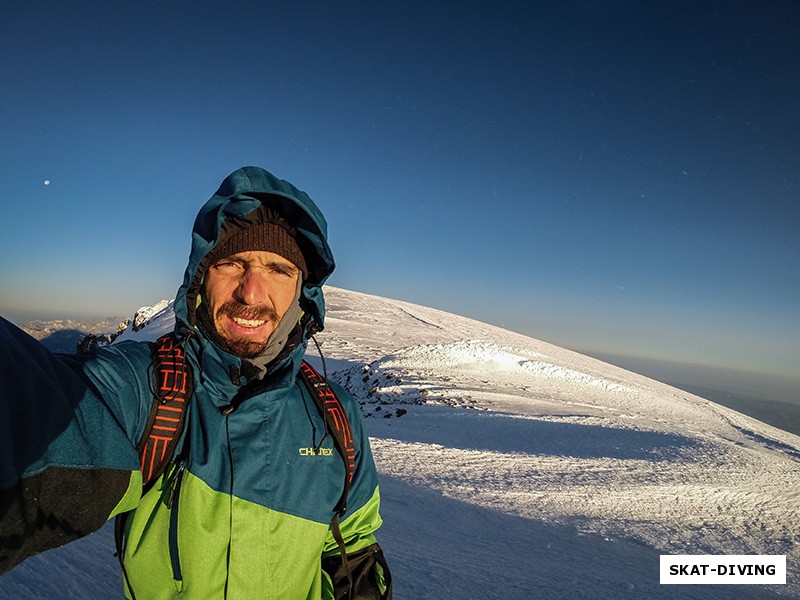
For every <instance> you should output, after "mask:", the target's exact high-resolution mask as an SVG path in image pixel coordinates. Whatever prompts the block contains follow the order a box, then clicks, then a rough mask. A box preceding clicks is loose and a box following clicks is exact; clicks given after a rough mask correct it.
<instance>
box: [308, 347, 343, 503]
mask: <svg viewBox="0 0 800 600" xmlns="http://www.w3.org/2000/svg"><path fill="white" fill-rule="evenodd" d="M300 375H301V377H302V379H303V382H304V383H305V384H306V387H307V388H308V391H309V392H310V393H311V397H312V398H313V399H314V404H316V406H317V410H318V411H319V414H320V416H321V417H322V420H323V421H324V422H325V433H326V435H330V436H331V437H332V438H333V443H334V446H336V450H337V451H338V452H339V454H340V455H341V457H342V460H343V461H344V468H345V478H344V492H343V493H342V497H341V498H340V500H339V503H338V504H337V505H336V508H335V511H336V513H337V514H338V515H339V516H341V515H344V513H345V511H346V510H347V494H348V493H349V492H350V484H352V483H353V473H354V472H355V467H356V449H355V444H354V442H353V432H352V430H351V429H350V421H349V420H348V418H347V413H345V411H344V407H343V406H342V403H341V402H340V401H339V399H338V398H337V397H336V394H334V393H333V390H332V389H331V386H329V385H328V382H327V381H325V378H324V377H322V375H320V374H319V373H318V372H317V371H316V370H315V369H314V367H312V366H311V365H310V364H308V363H307V362H306V361H303V363H302V365H301V366H300ZM323 439H324V438H323ZM320 443H321V442H320Z"/></svg>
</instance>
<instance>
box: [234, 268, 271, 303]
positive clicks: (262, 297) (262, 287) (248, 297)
mask: <svg viewBox="0 0 800 600" xmlns="http://www.w3.org/2000/svg"><path fill="white" fill-rule="evenodd" d="M267 298H268V295H267V286H266V282H265V281H264V280H263V278H262V277H261V276H260V275H259V274H258V273H257V272H256V270H255V269H252V268H250V267H246V268H245V269H244V271H243V272H242V275H241V277H240V279H239V285H238V286H237V287H236V292H235V299H236V300H237V301H238V302H240V303H242V304H246V305H248V306H252V305H257V304H265V303H267Z"/></svg>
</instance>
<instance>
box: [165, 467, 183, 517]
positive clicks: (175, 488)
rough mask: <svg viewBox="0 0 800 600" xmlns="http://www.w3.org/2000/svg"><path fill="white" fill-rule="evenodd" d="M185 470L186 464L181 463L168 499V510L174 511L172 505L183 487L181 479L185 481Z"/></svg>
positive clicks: (173, 478) (171, 485)
mask: <svg viewBox="0 0 800 600" xmlns="http://www.w3.org/2000/svg"><path fill="white" fill-rule="evenodd" d="M185 470H186V463H185V462H183V461H181V464H180V465H178V468H177V470H176V471H175V475H174V476H173V477H172V483H171V484H170V490H169V496H168V497H167V508H168V509H170V510H172V503H173V502H174V501H175V496H176V495H177V494H178V488H179V487H180V485H181V479H183V472H184V471H185Z"/></svg>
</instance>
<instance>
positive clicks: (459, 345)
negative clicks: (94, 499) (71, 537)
mask: <svg viewBox="0 0 800 600" xmlns="http://www.w3.org/2000/svg"><path fill="white" fill-rule="evenodd" d="M325 294H326V300H327V306H328V315H327V317H326V331H325V332H323V333H321V334H319V335H318V336H317V337H318V340H319V341H320V343H321V345H322V348H323V352H324V355H325V357H326V365H327V369H328V371H329V373H330V374H331V376H332V377H333V378H335V379H336V380H338V381H339V382H340V383H342V384H343V385H344V386H345V387H347V388H348V389H349V390H350V391H351V392H352V393H353V394H354V395H355V396H356V398H357V399H358V400H359V402H360V403H361V405H362V410H363V412H364V414H365V415H366V416H367V417H368V418H367V419H366V421H365V422H366V426H367V430H368V432H369V434H370V437H371V441H372V448H373V454H374V455H375V460H376V463H377V466H378V470H379V473H380V477H381V481H380V483H381V491H382V499H383V510H382V514H383V517H384V526H383V527H382V529H381V531H380V532H379V539H380V541H381V544H382V545H383V546H384V548H385V551H386V555H387V557H388V558H389V560H390V563H391V565H392V568H393V571H394V578H395V598H396V599H397V600H411V599H415V600H417V599H430V600H438V599H441V598H470V599H471V598H475V599H483V598H487V599H497V600H501V599H502V600H516V599H519V600H523V599H524V600H527V599H529V598H535V599H539V598H540V599H545V600H551V599H552V600H556V599H561V598H586V599H605V598H608V599H630V600H633V599H645V598H647V599H650V598H669V599H672V598H675V599H678V598H680V599H683V598H697V599H703V600H707V599H712V600H716V599H722V598H733V597H735V598H745V599H770V598H800V582H799V581H798V574H799V573H800V544H799V542H800V492H799V491H798V485H797V484H798V482H800V437H798V436H795V435H792V434H789V433H786V432H784V431H781V430H779V429H776V428H774V427H771V426H769V425H766V424H764V423H761V422H759V421H756V420H754V419H752V418H750V417H747V416H745V415H742V414H740V413H737V412H735V411H733V410H730V409H727V408H725V407H722V406H720V405H717V404H715V403H712V402H709V401H708V400H705V399H703V398H700V397H698V396H693V395H691V394H688V393H686V392H684V391H682V390H678V389H676V388H672V387H670V386H667V385H665V384H662V383H659V382H657V381H654V380H651V379H648V378H646V377H643V376H640V375H637V374H635V373H631V372H629V371H625V370H623V369H621V368H618V367H615V366H612V365H609V364H606V363H603V362H601V361H599V360H596V359H593V358H589V357H587V356H583V355H580V354H577V353H575V352H572V351H569V350H565V349H563V348H559V347H557V346H554V345H552V344H548V343H545V342H541V341H539V340H535V339H532V338H529V337H526V336H523V335H519V334H516V333H513V332H510V331H506V330H503V329H501V328H498V327H494V326H491V325H487V324H484V323H480V322H477V321H474V320H471V319H466V318H463V317H459V316H456V315H452V314H449V313H445V312H442V311H438V310H436V309H432V308H427V307H422V306H416V305H413V304H409V303H406V302H401V301H396V300H390V299H385V298H378V297H375V296H370V295H366V294H360V293H356V292H350V291H346V290H341V289H337V288H330V287H329V288H326V290H325ZM148 319H149V322H148V323H147V325H146V326H144V327H143V328H142V329H140V330H139V331H133V328H132V327H131V328H129V330H127V331H126V332H125V333H124V334H123V335H121V336H120V337H119V338H118V340H117V342H119V341H124V340H125V339H155V338H156V337H158V335H162V334H163V333H166V332H167V331H169V330H170V329H171V328H172V327H174V315H172V311H171V305H167V306H162V307H160V309H159V310H156V311H153V312H152V314H150V315H149V317H148ZM309 360H312V361H315V362H317V364H318V365H319V364H320V362H321V361H320V359H319V357H315V356H314V354H313V353H310V355H309ZM111 538H112V535H111V531H110V528H108V527H107V528H105V529H104V530H103V531H101V532H100V533H98V534H96V535H94V536H90V537H89V538H87V539H84V540H81V541H79V542H78V543H76V544H72V545H71V546H68V547H66V548H63V549H60V550H57V551H53V552H50V553H47V554H46V555H44V556H42V557H35V558H34V559H30V560H28V561H27V562H26V563H25V564H24V565H22V566H21V567H20V568H18V569H17V570H15V571H13V572H12V573H10V574H8V575H6V576H4V577H3V578H2V579H0V599H6V598H8V599H10V598H14V599H17V598H30V599H36V600H44V599H47V600H52V599H54V598H87V599H88V598H96V597H115V596H109V592H108V590H110V589H114V590H117V589H119V588H118V587H116V586H118V584H119V575H118V574H117V569H118V567H117V566H116V564H115V559H114V558H113V556H112V553H113V542H112V541H111ZM87 548H88V549H89V551H88V554H90V555H93V559H92V562H91V567H89V566H87V565H88V564H89V563H88V562H87V558H86V555H87ZM679 553H687V554H785V555H787V564H788V584H787V585H785V586H741V585H738V586H731V585H725V586H660V585H659V583H658V582H659V574H658V557H659V554H679ZM98 555H99V556H100V557H101V559H98V558H97V556H98ZM87 572H91V573H92V575H91V576H87V575H86V573H87ZM48 574H50V577H49V578H48ZM48 579H55V580H58V581H63V580H67V581H69V582H71V584H70V587H69V590H70V592H69V593H68V594H66V595H64V593H63V590H64V589H67V588H65V587H63V586H60V585H57V584H55V583H54V584H53V585H50V584H49V583H47V581H48ZM78 590H81V591H78ZM84 593H85V595H82V594H84ZM120 597H121V596H120Z"/></svg>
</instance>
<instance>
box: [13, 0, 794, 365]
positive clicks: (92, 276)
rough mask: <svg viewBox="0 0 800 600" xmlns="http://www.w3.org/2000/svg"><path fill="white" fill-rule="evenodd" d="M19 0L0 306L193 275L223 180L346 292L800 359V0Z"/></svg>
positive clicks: (92, 296)
mask: <svg viewBox="0 0 800 600" xmlns="http://www.w3.org/2000/svg"><path fill="white" fill-rule="evenodd" d="M275 4H276V3H270V2H252V3H248V2H235V1H234V2H225V3H222V2H217V3H211V2H177V1H176V2H171V1H168V0H167V1H165V2H159V3H135V2H118V1H113V0H112V1H103V2H80V3H71V2H55V1H51V2H22V1H18V0H10V1H7V2H4V4H3V9H2V14H0V48H2V51H1V52H0V55H2V60H0V81H2V86H0V106H1V107H2V110H0V148H2V150H1V151H2V160H0V181H2V187H1V188H0V190H1V191H0V206H2V214H3V220H2V223H3V228H2V231H3V232H2V236H0V312H1V313H3V314H5V315H7V316H10V317H11V318H13V319H18V320H19V319H21V318H23V317H27V316H32V315H34V314H40V315H51V316H55V315H57V316H71V315H77V314H91V315H100V316H108V315H114V314H121V315H124V314H130V313H132V311H133V310H135V309H136V308H138V307H139V306H142V305H147V304H153V303H154V302H156V301H158V300H160V299H161V298H171V297H172V296H173V295H174V293H175V290H176V289H177V287H178V285H179V284H180V281H181V277H182V272H183V268H184V266H185V261H186V258H187V256H188V251H189V230H190V227H191V223H192V221H193V219H194V215H195V213H196V211H197V209H198V208H199V207H200V205H201V204H202V203H203V202H204V201H205V200H206V199H207V198H208V197H209V196H210V195H211V194H212V193H213V192H214V190H215V189H216V187H217V186H218V184H219V182H220V181H221V180H222V179H223V178H224V177H225V176H226V175H227V174H228V173H229V172H231V171H233V170H235V169H236V168H238V167H240V166H243V165H249V164H254V165H259V166H263V167H264V168H267V169H268V170H270V171H272V172H273V173H275V174H276V175H278V176H279V177H282V178H284V179H288V180H289V181H291V182H293V183H294V184H296V185H297V186H298V187H300V188H301V189H304V190H305V191H307V192H308V193H309V194H310V195H311V197H312V198H314V199H315V200H316V201H317V203H318V204H319V205H320V207H321V208H322V210H323V211H324V212H325V214H326V216H327V218H328V221H329V228H330V238H331V244H332V247H333V249H334V253H335V254H336V257H337V263H338V270H337V272H336V274H335V275H334V276H333V277H332V279H331V280H330V283H331V284H333V285H336V286H340V287H345V288H348V289H353V290H359V291H364V292H368V293H375V294H379V295H384V296H389V297H393V298H399V299H404V300H409V301H412V302H418V303H422V304H427V305H431V306H435V307H438V308H442V309H445V310H448V311H452V312H456V313H459V314H464V315H467V316H472V317H475V318H478V319H480V320H483V321H488V322H491V323H495V324H499V325H504V326H506V327H509V328H511V329H515V330H517V331H520V332H522V333H526V334H528V335H531V336H533V337H536V338H539V339H544V340H549V341H553V342H555V343H558V344H560V345H566V346H568V347H572V348H576V349H581V350H594V351H603V352H609V353H617V354H627V355H634V356H642V357H649V358H658V359H669V360H675V361H684V362H693V363H698V364H708V365H716V366H723V367H732V368H742V367H747V368H752V369H756V370H761V371H769V372H775V373H783V374H789V375H797V374H798V373H800V310H798V305H799V304H800V241H799V240H800V35H798V31H800V4H799V3H797V2H796V1H794V0H791V1H788V0H787V1H775V2H773V1H768V2H763V1H759V0H757V1H753V2H730V1H724V2H694V1H691V2H661V3H653V2H638V1H637V2H633V1H631V2H595V1H586V2H569V1H567V2H469V1H463V0H462V1H459V2H416V1H410V2H408V1H407V2H402V3H400V2H398V3H380V2H330V1H320V2H286V3H281V4H280V6H276V5H275Z"/></svg>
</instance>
